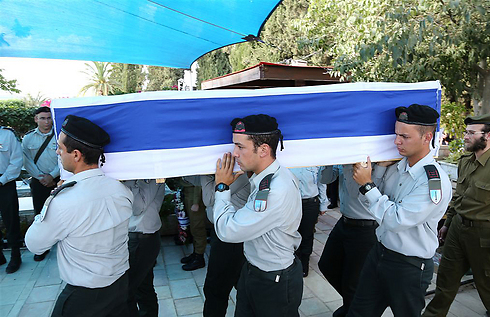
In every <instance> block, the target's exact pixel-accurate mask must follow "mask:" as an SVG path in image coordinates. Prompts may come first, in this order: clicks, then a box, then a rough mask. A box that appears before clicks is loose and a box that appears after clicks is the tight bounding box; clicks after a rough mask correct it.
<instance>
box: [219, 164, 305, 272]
mask: <svg viewBox="0 0 490 317" xmlns="http://www.w3.org/2000/svg"><path fill="white" fill-rule="evenodd" d="M271 173H273V174H274V176H273V177H272V180H271V182H270V192H269V196H268V197H267V208H266V209H265V210H264V211H255V209H254V202H255V197H256V196H257V193H258V192H259V185H260V182H261V181H262V179H263V178H264V177H265V176H267V175H269V174H271ZM301 208H302V207H301V194H300V192H299V187H298V182H297V180H296V178H295V177H294V175H293V174H292V173H291V171H289V170H288V169H287V168H285V167H281V166H280V165H279V162H278V161H277V160H276V161H274V162H273V163H272V164H271V165H269V166H268V167H267V168H266V169H265V170H263V171H262V172H261V173H259V174H258V175H256V174H254V175H253V176H252V177H251V178H250V196H249V197H248V200H247V203H246V204H245V206H244V207H243V208H240V209H238V210H236V209H235V207H234V206H233V204H232V203H231V191H230V190H225V191H224V192H216V193H215V201H214V209H213V211H214V226H215V229H216V235H217V236H218V238H219V239H220V240H221V241H224V242H231V243H238V242H243V253H244V254H245V257H246V258H247V261H248V262H250V263H251V264H252V265H254V266H256V267H258V268H259V269H261V270H263V271H267V272H269V271H276V270H282V269H285V268H287V267H288V266H290V265H291V264H292V263H293V261H294V251H295V250H296V249H297V248H298V246H299V244H300V243H301V235H300V234H299V232H298V227H299V223H300V221H301V216H302V210H301Z"/></svg>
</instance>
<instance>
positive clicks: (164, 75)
mask: <svg viewBox="0 0 490 317" xmlns="http://www.w3.org/2000/svg"><path fill="white" fill-rule="evenodd" d="M183 76H184V70H183V69H179V68H168V67H159V66H148V85H147V87H146V90H147V91H156V90H171V89H174V87H177V86H178V80H179V79H180V78H182V77H183Z"/></svg>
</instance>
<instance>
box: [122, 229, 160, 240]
mask: <svg viewBox="0 0 490 317" xmlns="http://www.w3.org/2000/svg"><path fill="white" fill-rule="evenodd" d="M155 234H158V231H156V232H153V233H141V232H130V233H129V237H130V238H133V239H147V238H151V237H152V236H154V235H155Z"/></svg>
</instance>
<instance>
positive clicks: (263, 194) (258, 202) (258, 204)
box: [254, 173, 274, 212]
mask: <svg viewBox="0 0 490 317" xmlns="http://www.w3.org/2000/svg"><path fill="white" fill-rule="evenodd" d="M272 176H274V173H271V174H269V175H267V176H265V177H264V178H263V179H262V180H261V181H260V184H259V192H258V193H257V195H256V196H255V201H254V210H255V211H257V212H262V211H264V210H265V209H266V208H267V196H269V191H270V189H271V180H272Z"/></svg>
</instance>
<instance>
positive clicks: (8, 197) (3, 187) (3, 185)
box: [0, 127, 22, 274]
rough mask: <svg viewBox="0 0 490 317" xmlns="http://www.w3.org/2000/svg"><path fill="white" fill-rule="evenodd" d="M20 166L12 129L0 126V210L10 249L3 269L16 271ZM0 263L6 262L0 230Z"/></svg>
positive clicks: (18, 265)
mask: <svg viewBox="0 0 490 317" xmlns="http://www.w3.org/2000/svg"><path fill="white" fill-rule="evenodd" d="M21 168H22V148H21V146H20V142H19V140H18V139H17V137H16V136H15V134H14V131H13V130H11V129H9V128H7V127H0V212H1V214H2V220H3V223H4V225H5V227H6V229H7V242H8V244H9V246H10V248H11V250H12V252H11V254H10V262H9V264H8V265H7V268H6V269H5V271H6V272H7V274H10V273H14V272H16V271H17V270H18V269H19V268H20V265H21V263H22V260H21V258H20V246H21V240H20V223H19V199H18V197H17V188H16V186H15V179H16V178H17V177H19V175H20V170H21ZM0 240H1V241H0V265H3V264H5V263H6V262H7V260H6V259H5V256H4V255H3V251H2V249H3V239H2V233H1V231H0Z"/></svg>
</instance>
